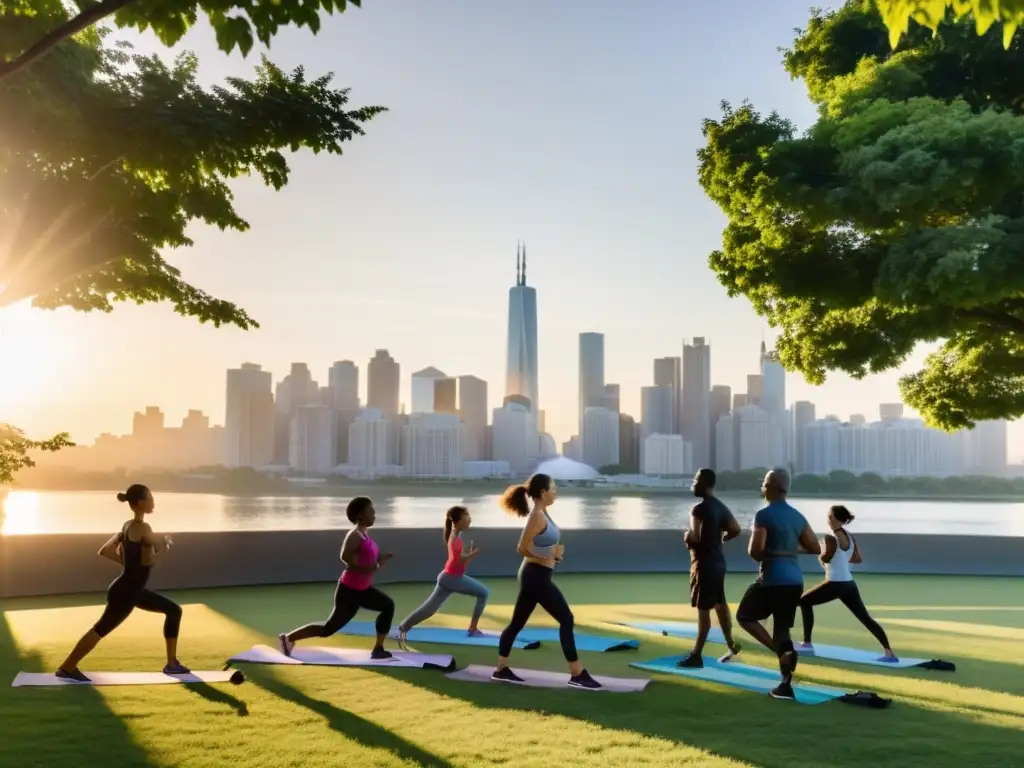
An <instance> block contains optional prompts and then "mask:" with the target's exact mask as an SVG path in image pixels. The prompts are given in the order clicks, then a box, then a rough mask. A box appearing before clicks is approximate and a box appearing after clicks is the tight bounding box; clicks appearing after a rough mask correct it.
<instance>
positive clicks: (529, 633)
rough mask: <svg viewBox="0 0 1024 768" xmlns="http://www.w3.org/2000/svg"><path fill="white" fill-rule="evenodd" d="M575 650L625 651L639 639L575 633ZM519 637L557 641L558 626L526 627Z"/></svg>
mask: <svg viewBox="0 0 1024 768" xmlns="http://www.w3.org/2000/svg"><path fill="white" fill-rule="evenodd" d="M575 637H576V650H578V651H596V652H602V651H625V650H629V649H633V648H639V647H640V641H639V640H631V639H627V638H623V637H602V636H601V635H581V634H579V633H578V632H577V633H575ZM519 638H520V639H525V640H535V641H537V643H538V644H539V643H548V642H551V643H557V642H558V627H526V628H525V629H524V630H523V631H522V632H520V633H519Z"/></svg>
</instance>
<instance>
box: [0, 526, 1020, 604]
mask: <svg viewBox="0 0 1024 768" xmlns="http://www.w3.org/2000/svg"><path fill="white" fill-rule="evenodd" d="M344 533H345V532H344V531H337V530H331V531H228V532H223V533H181V534H175V535H174V547H173V548H172V549H171V551H170V552H169V553H168V554H167V555H165V556H163V557H162V558H161V559H160V561H159V563H158V565H157V567H155V568H154V569H153V574H152V577H151V579H150V585H151V586H152V587H153V588H154V589H189V588H200V587H227V586H242V585H257V584H290V583H298V582H313V581H333V580H335V579H337V578H338V575H339V572H340V567H341V566H340V563H339V560H338V556H339V553H340V549H341V541H342V538H343V537H344ZM518 536H519V531H518V530H516V529H509V528H484V529H474V530H473V531H472V536H471V538H472V539H473V540H474V542H475V543H476V545H477V546H479V547H480V548H481V550H482V551H481V554H480V557H479V558H477V559H476V560H474V561H473V566H472V573H473V575H474V576H480V577H488V576H490V577H498V576H511V575H514V574H515V572H516V569H517V568H518V567H519V563H520V560H521V558H519V557H518V556H517V555H516V553H515V548H516V542H517V540H518ZM374 537H375V538H376V540H377V542H378V543H379V545H380V548H381V551H383V552H387V551H390V552H394V553H395V557H394V559H393V560H391V561H390V562H389V563H388V564H387V566H386V567H385V568H383V569H382V570H381V571H380V572H379V574H378V577H377V582H378V583H388V582H400V581H433V580H434V578H435V577H436V575H437V572H438V571H439V570H440V568H441V566H442V565H443V563H444V559H445V548H444V544H443V541H442V538H441V531H440V530H439V529H422V528H391V529H382V530H378V531H374ZM106 538H107V537H106V536H97V535H92V534H69V535H50V536H0V597H22V596H32V595H56V594H69V593H76V592H79V593H80V592H100V591H104V590H105V589H106V587H107V585H108V584H109V583H110V581H111V580H113V578H114V577H115V576H116V575H117V573H118V566H117V565H115V564H114V563H111V562H110V561H108V560H105V559H102V558H99V557H97V556H96V552H97V551H98V550H99V548H100V546H101V545H102V544H103V542H104V541H105V540H106ZM857 540H858V542H859V543H860V546H861V550H862V552H863V555H864V560H865V562H864V564H863V565H861V566H859V567H858V568H857V570H858V571H860V572H862V573H903V574H950V575H977V576H1024V538H1011V537H1003V538H998V537H985V536H966V537H963V536H923V535H921V536H918V535H902V534H861V535H860V536H858V537H857ZM563 543H564V544H565V547H566V553H565V560H564V561H563V562H562V564H561V565H560V566H559V568H558V570H559V572H567V573H666V572H679V571H685V570H687V569H688V568H689V560H688V555H687V552H686V549H685V547H684V546H683V543H682V534H681V533H680V532H679V531H676V530H668V531H614V530H573V531H567V532H566V534H565V537H564V538H563ZM746 548H747V534H744V535H743V536H741V537H740V538H739V539H737V540H736V541H734V542H730V543H729V544H727V545H726V552H727V558H728V565H729V570H731V571H733V572H742V571H754V570H755V564H754V563H753V562H752V561H751V560H750V559H749V558H748V557H747V555H746ZM802 561H803V565H804V570H805V572H807V573H809V574H815V575H818V574H820V573H821V569H820V567H819V566H818V563H817V561H816V559H815V558H813V557H804V558H802Z"/></svg>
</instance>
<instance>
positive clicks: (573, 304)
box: [0, 0, 1024, 458]
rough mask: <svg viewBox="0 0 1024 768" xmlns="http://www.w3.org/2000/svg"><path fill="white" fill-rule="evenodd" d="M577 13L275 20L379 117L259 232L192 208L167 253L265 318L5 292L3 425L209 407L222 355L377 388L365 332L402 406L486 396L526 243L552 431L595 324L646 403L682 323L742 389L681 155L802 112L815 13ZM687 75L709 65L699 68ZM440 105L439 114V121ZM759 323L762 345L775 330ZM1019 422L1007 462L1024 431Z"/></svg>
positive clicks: (820, 394) (277, 200) (834, 390)
mask: <svg viewBox="0 0 1024 768" xmlns="http://www.w3.org/2000/svg"><path fill="white" fill-rule="evenodd" d="M589 9H590V10H589V13H588V14H587V15H586V17H581V15H580V14H578V13H574V12H572V11H571V10H570V9H567V8H554V7H550V5H549V4H543V3H539V2H533V1H532V0H527V2H524V3H520V4H516V5H515V6H493V7H490V6H489V7H484V6H476V5H472V4H466V3H459V4H453V3H450V2H449V3H444V2H442V3H441V4H440V5H437V6H435V7H432V8H431V9H430V12H429V13H428V12H427V11H426V10H425V9H423V8H422V7H420V6H419V5H417V4H416V3H414V2H411V1H410V0H394V1H393V2H389V3H386V4H384V3H378V4H371V5H369V6H367V7H366V8H364V9H361V10H360V11H359V13H357V14H346V15H345V16H344V18H342V17H329V18H325V19H324V25H323V29H322V31H321V33H320V34H319V35H318V36H316V37H314V36H311V35H310V34H309V33H308V32H304V31H298V30H290V31H288V32H287V33H284V34H282V35H281V36H279V37H278V38H276V39H275V41H274V48H273V50H271V51H269V52H268V53H269V55H270V56H271V58H272V59H273V60H274V61H276V62H279V63H280V64H281V65H282V66H284V67H285V68H290V67H293V66H297V65H298V64H300V63H301V64H304V65H305V66H306V67H307V71H309V72H310V74H311V75H312V74H320V73H322V72H326V71H334V72H336V73H337V78H336V82H337V83H338V84H339V85H342V86H351V88H352V94H351V95H352V98H353V100H354V103H360V104H366V103H381V104H384V105H386V106H388V107H389V108H390V111H389V112H388V113H386V114H384V115H382V116H381V117H380V118H379V119H378V120H376V121H374V124H373V125H372V127H371V128H370V129H369V130H368V134H367V136H366V137H363V138H360V139H359V141H357V142H353V144H352V145H351V146H350V147H348V148H347V149H346V153H345V155H344V157H343V158H324V157H323V156H318V157H314V156H312V155H311V154H302V155H298V156H295V157H294V158H290V162H291V165H292V180H291V183H290V184H289V186H288V187H287V188H286V189H285V190H284V191H283V192H281V193H279V194H278V193H274V192H272V191H270V190H266V189H263V188H262V187H260V186H259V185H258V184H256V183H250V182H246V181H240V182H238V183H237V184H234V185H233V190H234V191H235V194H236V197H237V203H238V208H239V212H240V213H241V215H243V216H244V217H245V218H246V219H247V220H249V221H250V223H251V224H252V229H251V231H249V232H248V233H245V234H238V233H222V232H219V231H216V230H214V229H211V228H206V227H202V226H195V227H192V228H191V229H190V236H191V237H193V239H194V240H195V246H194V247H193V248H191V249H184V250H178V251H172V252H170V253H169V254H168V255H169V258H170V260H171V262H172V263H173V264H174V265H175V266H178V267H180V268H181V269H182V270H183V273H184V274H185V275H186V277H187V278H188V279H189V280H190V281H193V282H195V283H196V284H197V285H199V286H201V287H203V288H204V289H207V290H209V291H211V292H212V293H214V294H216V295H218V296H221V297H223V298H226V299H229V300H232V301H236V302H237V303H239V304H240V305H241V306H244V307H245V308H246V309H247V310H248V311H249V312H250V313H251V314H252V316H253V317H254V318H256V319H257V320H258V321H259V322H260V323H261V325H262V327H261V329H259V330H256V331H252V332H248V333H246V332H242V331H239V330H236V329H232V328H221V329H215V328H213V327H211V326H202V325H199V324H197V323H196V322H195V321H194V320H191V319H184V318H181V317H179V316H177V315H175V314H174V313H173V312H172V311H171V309H170V308H169V307H168V306H166V305H161V306H147V307H135V306H131V305H119V306H118V307H117V308H116V309H115V311H114V312H113V313H111V314H109V315H104V314H94V315H82V314H79V313H75V312H74V311H72V310H60V311H57V312H47V311H43V310H35V309H31V308H29V307H26V306H24V305H19V306H15V307H12V308H8V309H5V310H3V311H0V361H2V364H3V365H4V366H5V370H7V371H13V372H16V375H8V376H5V377H4V381H2V382H0V417H2V418H3V419H4V420H9V421H12V422H13V423H16V424H18V425H19V426H21V427H23V428H25V429H26V430H27V431H29V433H30V434H32V435H34V436H45V435H47V434H52V433H54V432H57V431H62V430H69V431H70V432H71V433H72V436H73V437H74V438H75V439H78V440H85V441H88V440H89V439H90V438H91V437H92V436H94V435H97V434H100V433H102V432H104V431H112V432H123V431H126V430H127V428H128V426H129V424H130V420H131V410H132V409H131V408H126V407H125V404H126V403H131V404H133V405H134V406H135V407H143V406H144V405H145V404H147V403H153V402H157V403H160V404H161V406H162V407H163V408H165V409H166V412H167V414H168V417H169V418H174V419H177V418H179V417H181V416H184V415H185V413H186V412H187V411H188V410H189V409H191V408H199V409H202V410H203V411H205V412H207V413H210V414H220V413H222V412H223V408H224V406H225V404H224V397H225V393H224V383H223V381H222V380H221V379H220V378H219V372H220V371H223V370H225V369H227V368H230V367H234V366H236V365H238V364H239V363H240V362H241V361H246V360H249V361H254V362H258V363H259V364H260V365H261V366H262V367H263V369H264V370H268V371H271V372H272V373H273V375H274V377H275V380H277V379H279V378H280V377H281V376H283V375H284V374H285V373H286V372H287V371H288V370H289V367H290V364H291V363H292V362H294V361H296V360H304V361H306V362H307V363H308V364H309V366H310V368H311V369H312V370H315V371H318V372H321V371H325V370H326V369H327V368H328V367H329V366H330V365H331V364H332V363H333V362H334V361H337V360H344V359H350V360H353V361H357V362H358V363H359V365H360V367H361V369H362V370H361V382H360V387H361V389H364V390H365V384H366V381H365V380H366V378H367V372H366V370H365V361H366V360H368V359H369V358H370V357H372V356H373V355H374V352H375V350H377V349H379V348H386V349H388V350H389V351H390V354H391V355H392V356H393V357H394V359H395V360H398V361H400V363H401V366H402V371H403V373H402V376H401V381H400V387H399V395H398V400H399V401H400V402H404V403H406V404H409V402H410V393H409V389H408V388H409V381H408V376H407V375H406V372H411V371H414V370H419V369H422V368H425V367H427V366H435V367H438V368H439V369H441V370H444V371H447V372H450V373H454V372H472V373H473V375H476V376H478V377H480V378H481V379H484V380H486V381H487V382H488V383H489V384H490V387H491V394H492V404H494V403H496V402H497V399H498V398H497V395H498V394H499V393H501V391H502V390H503V389H504V387H503V386H502V383H503V382H505V380H506V374H507V372H506V367H507V349H506V342H507V338H506V333H507V328H506V324H507V314H506V308H507V301H508V297H507V292H508V284H509V282H510V280H509V276H510V272H511V266H510V249H511V243H514V242H515V241H516V239H517V238H523V239H525V240H526V241H528V242H529V243H530V266H529V271H530V283H531V285H534V286H538V296H537V313H538V323H539V333H538V344H537V346H538V361H537V367H538V370H539V372H540V374H541V382H540V400H541V403H540V407H541V408H543V410H544V411H545V412H546V413H547V417H548V426H547V429H548V431H549V432H551V433H552V434H553V435H554V437H555V439H556V441H557V442H559V443H561V442H563V441H565V440H567V439H568V438H569V437H570V436H571V435H572V434H575V433H576V431H577V429H578V420H579V411H578V407H577V403H576V398H577V390H578V380H577V360H576V352H577V345H578V337H577V335H578V333H579V332H581V331H595V332H600V333H602V334H604V336H605V367H606V371H607V373H606V375H607V378H608V379H609V380H611V381H613V382H615V383H617V384H619V386H620V391H621V404H620V407H621V410H622V411H623V412H626V413H629V414H632V415H634V416H637V415H638V414H639V412H640V388H641V387H642V386H648V385H650V383H651V380H650V374H651V361H652V360H654V359H658V358H665V357H678V356H680V355H681V352H682V350H681V344H682V340H683V339H684V338H693V337H698V336H703V337H704V338H706V339H707V340H708V343H709V344H710V345H711V346H712V347H713V348H714V350H715V352H714V361H713V383H714V384H724V385H729V386H731V387H732V388H733V390H734V391H743V390H745V387H746V385H745V381H746V376H747V374H749V373H750V372H751V370H752V367H751V364H750V359H751V354H752V353H751V351H750V350H751V349H754V350H755V352H754V354H756V345H757V343H758V342H759V341H760V340H761V339H762V337H765V331H766V329H765V328H764V324H763V323H762V322H761V321H760V320H759V319H758V318H757V317H756V316H755V315H754V313H753V311H752V310H751V309H750V307H749V305H748V304H747V302H746V301H744V300H740V299H729V298H728V297H727V295H726V292H725V290H724V289H723V288H722V286H721V285H719V284H718V282H717V280H716V279H715V277H714V275H713V274H712V273H711V271H710V270H709V269H708V267H707V257H708V254H709V253H710V252H711V251H713V250H714V249H715V248H717V247H718V246H719V244H720V240H721V231H722V226H723V222H724V220H723V218H722V216H721V214H720V212H719V211H718V210H717V208H716V207H715V206H714V205H713V204H712V203H711V202H710V201H708V200H707V199H706V198H705V197H704V195H703V193H702V192H701V191H700V189H699V186H698V185H697V182H696V179H695V178H694V174H693V173H691V170H692V168H693V166H694V162H695V161H694V152H695V151H696V149H697V148H698V147H699V146H700V145H701V144H702V141H701V136H700V121H701V119H703V118H705V117H708V116H712V115H716V114H718V103H719V101H720V100H721V99H722V98H723V97H726V98H729V99H732V100H733V101H734V102H737V103H738V102H739V101H740V100H742V99H743V98H746V97H750V98H752V99H754V101H755V103H756V104H757V106H758V108H759V109H762V110H768V109H773V108H778V109H779V110H780V111H781V112H782V113H784V114H787V115H789V116H792V117H793V118H794V119H796V120H797V121H798V122H800V121H803V122H810V121H811V120H812V119H813V117H814V109H813V107H812V106H811V105H810V104H809V102H808V101H807V98H806V96H805V94H804V93H803V90H802V87H801V86H800V85H799V84H794V83H792V82H791V81H790V79H789V77H788V75H787V74H786V73H785V71H784V69H783V68H782V67H781V66H779V53H778V51H777V48H778V47H779V46H782V45H788V44H789V43H790V42H791V40H792V36H793V35H792V29H793V28H794V27H798V26H801V25H803V24H804V23H806V19H807V4H806V2H803V1H802V0H801V1H800V2H797V0H780V2H778V3H775V4H772V7H771V8H770V9H769V8H763V7H760V6H758V7H748V6H747V5H741V2H740V0H732V1H731V2H728V1H727V2H723V3H721V4H719V6H718V7H717V8H716V9H714V10H712V9H711V8H710V7H708V8H701V9H695V10H693V11H692V12H691V11H689V10H687V9H686V8H684V7H681V6H680V7H675V6H671V5H666V6H664V7H658V8H647V9H644V10H642V11H638V10H636V9H632V10H627V9H625V8H623V7H621V4H618V3H613V2H610V0H608V1H605V0H599V1H598V2H595V3H592V4H591V5H590V6H589ZM729 13H742V14H743V15H744V17H745V18H746V19H747V20H748V24H746V25H744V27H743V29H739V30H737V31H736V34H737V37H736V38H734V39H733V40H732V45H730V46H728V48H729V50H726V48H723V47H721V46H712V45H708V44H706V41H708V40H712V39H718V37H719V36H720V28H719V26H720V18H721V14H729ZM124 36H125V37H127V38H129V39H131V40H132V41H133V42H135V43H136V44H137V46H138V50H139V51H140V52H143V53H148V52H151V51H159V52H160V53H161V55H163V56H169V55H173V54H174V53H176V52H178V51H181V50H186V49H187V50H194V51H196V52H197V54H199V56H200V60H201V67H200V79H201V80H202V81H203V82H206V83H209V82H214V81H217V80H221V79H223V78H224V77H225V76H229V75H244V74H246V73H248V71H249V70H250V68H251V65H252V64H253V63H254V58H253V56H254V55H256V54H258V53H259V52H261V49H260V48H259V47H258V46H257V48H256V49H255V50H254V52H253V54H252V55H250V57H249V58H248V59H243V58H242V57H241V56H238V55H232V56H226V55H223V54H221V53H220V52H219V51H216V50H215V44H214V40H213V35H212V33H211V32H210V31H209V30H208V29H207V28H205V27H204V26H203V25H202V24H200V25H199V27H198V28H197V29H196V30H195V31H194V32H192V33H190V34H189V35H188V36H187V37H186V39H185V40H184V41H183V43H182V45H179V46H177V47H176V48H175V49H173V50H172V51H166V50H160V48H159V46H157V45H155V44H153V42H152V40H151V38H149V37H148V36H146V35H141V36H140V35H133V34H128V33H125V35H124ZM681 39H682V40H684V41H685V42H686V43H687V44H683V45H680V40H681ZM641 41H642V42H641ZM493 50H504V51H508V52H509V55H507V56H500V57H496V56H493V55H490V54H491V52H492V51H493ZM608 50H615V51H616V56H615V57H608V56H607V51H608ZM439 51H442V52H443V55H438V52H439ZM513 54H515V55H513ZM466 61H474V62H476V63H477V64H476V65H475V66H473V67H467V66H465V65H464V64H465V62H466ZM698 69H699V70H700V71H703V72H706V73H707V75H706V76H703V77H701V78H694V77H692V76H690V75H689V73H691V72H693V71H697V70H698ZM495 82H500V83H502V84H503V85H502V88H499V89H495V88H493V83H495ZM609 82H611V83H621V84H627V83H628V84H632V85H633V86H635V87H631V88H627V89H622V90H621V92H620V93H619V94H618V95H617V97H616V98H617V99H618V100H619V102H620V103H619V107H620V108H622V109H625V110H627V111H628V112H629V113H630V114H633V115H635V116H636V117H635V121H633V122H634V123H635V125H633V124H631V125H630V126H627V127H625V128H623V127H622V126H617V125H611V124H610V123H607V122H606V121H602V120H600V119H598V114H599V112H598V111H597V107H596V106H595V105H597V104H598V103H599V102H600V99H601V98H603V96H600V95H599V94H601V93H604V90H605V87H606V85H607V83H609ZM437 83H444V84H445V87H444V89H443V90H439V89H438V88H437ZM599 86H600V91H599V90H596V89H598V87H599ZM666 94H668V96H666ZM510 100H514V102H515V104H516V109H514V110H511V109H509V107H508V104H509V101H510ZM603 109H604V107H602V110H603ZM439 110H440V111H441V112H443V113H445V114H447V115H449V116H450V117H451V119H450V120H446V121H445V123H444V125H441V124H440V123H438V121H437V120H436V115H437V114H438V112H439ZM537 125H544V126H545V131H544V132H542V133H540V134H539V133H538V131H537V128H536V126H537ZM765 340H766V341H767V342H768V344H769V346H773V345H774V338H773V337H772V335H771V334H768V335H767V336H766V337H765ZM926 351H927V350H925V349H922V350H919V351H918V353H916V354H915V355H914V356H913V358H912V359H911V360H909V361H908V362H907V364H906V365H905V366H904V367H903V370H904V371H910V370H913V369H914V368H915V367H916V366H918V365H919V364H920V362H921V360H922V358H923V357H924V354H925V352H926ZM214 372H218V373H214ZM898 375H899V372H898V371H892V372H887V373H884V374H880V375H877V376H869V377H867V378H866V379H865V380H863V381H860V382H858V381H854V380H852V379H850V378H849V377H847V376H843V375H832V376H830V381H829V383H828V385H827V386H826V387H824V388H814V387H810V386H809V385H807V384H806V382H804V381H802V379H800V378H799V377H798V376H790V377H789V380H788V383H787V387H788V389H789V390H790V393H791V396H790V398H789V399H790V401H791V402H792V401H796V400H810V401H813V402H815V403H817V404H818V407H819V409H820V410H821V412H835V413H837V414H838V415H843V412H844V411H846V410H851V411H853V412H871V411H872V409H873V407H874V404H877V403H882V402H890V401H893V400H897V399H898V391H897V388H896V380H897V378H898ZM323 376H324V374H323V373H318V374H317V377H318V379H320V380H321V382H323V380H324V379H323ZM71 382H73V383H74V386H73V387H72V386H71ZM364 397H365V396H364ZM215 418H218V417H215ZM1010 431H1011V438H1010V440H1011V456H1013V457H1014V458H1019V457H1020V456H1021V455H1024V430H1022V428H1021V426H1020V425H1013V426H1011V430H1010Z"/></svg>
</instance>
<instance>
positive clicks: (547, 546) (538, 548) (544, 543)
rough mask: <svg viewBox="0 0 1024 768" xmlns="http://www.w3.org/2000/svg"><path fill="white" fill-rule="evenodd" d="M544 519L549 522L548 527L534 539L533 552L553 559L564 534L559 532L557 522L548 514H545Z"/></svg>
mask: <svg viewBox="0 0 1024 768" xmlns="http://www.w3.org/2000/svg"><path fill="white" fill-rule="evenodd" d="M544 519H545V520H546V521H547V525H545V526H544V530H543V531H541V532H540V533H538V534H537V535H536V536H534V537H533V551H534V552H536V553H537V554H538V555H540V556H541V557H551V556H552V555H553V554H554V552H555V545H556V544H558V540H559V539H560V538H561V537H562V532H561V531H559V530H558V526H557V525H555V521H554V520H552V519H551V518H550V517H548V513H547V512H545V513H544Z"/></svg>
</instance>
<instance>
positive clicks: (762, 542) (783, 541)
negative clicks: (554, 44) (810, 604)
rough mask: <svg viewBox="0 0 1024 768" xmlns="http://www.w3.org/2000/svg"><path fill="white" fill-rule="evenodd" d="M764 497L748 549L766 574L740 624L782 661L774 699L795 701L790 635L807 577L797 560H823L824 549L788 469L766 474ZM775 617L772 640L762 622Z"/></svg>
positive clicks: (750, 594)
mask: <svg viewBox="0 0 1024 768" xmlns="http://www.w3.org/2000/svg"><path fill="white" fill-rule="evenodd" d="M761 493H762V494H763V495H764V498H765V500H766V501H767V502H768V506H767V507H764V508H763V509H760V510H758V511H757V513H756V514H755V515H754V530H753V533H752V534H751V536H750V546H749V547H748V552H749V553H750V557H751V558H753V559H754V560H756V561H757V562H758V563H760V569H759V570H760V572H759V573H758V577H757V581H755V582H754V583H753V584H751V585H750V586H749V587H748V588H747V591H746V593H745V594H744V595H743V599H742V600H741V601H740V606H739V609H738V610H737V611H736V619H737V620H738V621H739V623H740V624H741V625H742V627H743V628H744V629H745V630H747V632H749V633H750V634H751V635H752V636H753V637H754V639H755V640H757V641H758V642H759V643H761V645H763V646H764V647H765V648H768V649H769V650H771V651H772V652H774V653H775V654H776V655H777V656H778V657H779V670H780V671H781V672H782V682H781V683H780V684H779V685H778V686H776V687H775V688H774V689H773V690H772V691H771V695H772V697H773V698H776V699H795V698H796V696H795V695H794V693H793V672H794V671H795V670H796V664H797V654H796V650H795V649H794V648H793V640H792V639H791V638H790V634H789V632H790V630H791V629H792V628H793V623H794V622H795V620H796V609H797V607H798V606H799V605H800V597H801V594H802V593H803V591H804V575H803V573H802V572H801V570H800V562H799V560H798V559H797V558H798V555H800V554H801V553H806V554H810V555H820V554H821V545H820V544H819V543H818V537H817V536H815V535H814V531H813V530H812V529H811V526H810V525H808V523H807V520H806V519H805V518H804V516H803V515H801V514H800V513H799V512H798V511H797V510H796V509H794V508H793V507H791V506H790V505H789V504H788V502H787V501H786V496H787V494H788V493H789V473H788V472H786V470H784V469H773V470H772V471H771V472H769V473H768V474H766V475H765V476H764V482H763V483H762V484H761ZM769 616H770V617H772V619H773V620H774V621H773V625H774V626H773V630H772V632H773V634H771V635H769V634H768V630H766V629H765V628H764V627H763V626H762V625H761V623H760V622H762V621H765V620H766V619H768V617H769Z"/></svg>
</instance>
